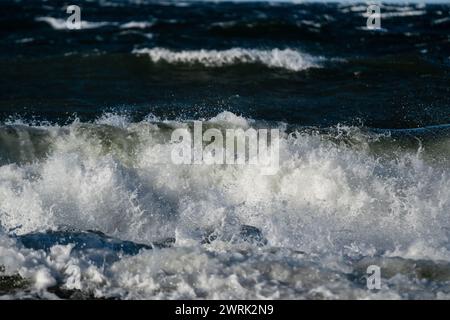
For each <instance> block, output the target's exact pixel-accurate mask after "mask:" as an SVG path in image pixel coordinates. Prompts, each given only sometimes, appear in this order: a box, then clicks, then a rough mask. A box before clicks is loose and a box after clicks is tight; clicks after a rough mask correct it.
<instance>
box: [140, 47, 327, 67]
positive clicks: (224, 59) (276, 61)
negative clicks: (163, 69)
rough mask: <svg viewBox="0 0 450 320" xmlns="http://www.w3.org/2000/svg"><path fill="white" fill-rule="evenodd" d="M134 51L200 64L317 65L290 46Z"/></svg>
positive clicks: (157, 58)
mask: <svg viewBox="0 0 450 320" xmlns="http://www.w3.org/2000/svg"><path fill="white" fill-rule="evenodd" d="M133 53H134V54H138V55H148V56H149V57H150V59H151V60H152V61H153V62H161V61H163V62H166V63H188V64H202V65H204V66H206V67H222V66H228V65H233V64H239V63H247V64H254V63H260V64H263V65H266V66H268V67H271V68H282V69H287V70H291V71H300V70H305V69H309V68H313V67H319V65H318V63H317V60H319V59H318V58H315V57H313V56H310V55H308V54H305V53H302V52H299V51H297V50H292V49H283V50H281V49H272V50H259V49H243V48H233V49H228V50H204V49H202V50H183V51H172V50H169V49H165V48H151V49H148V48H144V49H135V50H133Z"/></svg>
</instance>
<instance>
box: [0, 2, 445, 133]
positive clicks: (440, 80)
mask: <svg viewBox="0 0 450 320" xmlns="http://www.w3.org/2000/svg"><path fill="white" fill-rule="evenodd" d="M77 4H78V5H80V7H81V9H82V20H85V21H88V22H101V23H103V25H102V24H100V25H92V26H91V27H88V28H85V29H82V30H67V29H65V28H64V25H63V27H62V28H55V27H54V26H52V25H51V24H50V23H49V22H48V20H47V21H45V19H48V18H55V19H61V20H59V24H60V25H61V23H64V21H65V19H67V17H68V16H69V15H68V14H66V13H65V10H64V9H65V5H66V3H65V2H64V1H46V2H40V1H22V2H21V1H2V2H1V3H0V12H1V16H0V58H1V61H0V70H1V73H2V77H1V80H0V88H1V91H0V116H1V118H2V119H6V118H8V117H10V116H11V115H16V114H18V115H20V116H21V117H35V118H39V119H45V120H49V121H59V122H64V121H66V120H67V119H68V118H69V117H70V116H71V115H73V114H75V113H76V114H77V115H78V116H79V117H80V118H81V119H82V120H92V119H94V118H96V117H98V116H99V115H101V114H102V113H103V112H104V111H105V110H116V111H117V110H119V111H126V112H128V113H130V114H131V115H132V116H133V117H135V118H136V120H139V119H141V118H142V117H143V116H145V115H148V114H149V113H153V114H155V115H157V116H161V117H163V118H177V117H181V118H200V117H210V116H214V115H216V114H217V113H218V112H220V111H223V110H229V111H232V112H234V113H236V114H241V115H243V116H245V117H251V118H254V119H265V120H277V121H278V120H281V121H285V122H288V123H293V124H300V125H319V126H330V125H335V124H337V123H347V124H361V123H364V124H365V125H366V126H369V127H376V128H414V127H423V126H430V125H439V124H446V123H448V122H449V121H448V116H449V114H450V94H449V90H450V87H449V85H448V84H449V83H450V81H449V80H450V76H449V70H450V58H449V56H450V39H449V30H450V21H449V20H448V19H447V18H448V12H449V10H450V7H449V6H448V5H427V6H421V5H409V6H408V5H404V4H403V5H385V6H384V7H383V8H382V14H385V15H386V16H385V17H383V18H382V28H383V29H382V30H381V31H368V30H365V29H364V27H365V25H366V17H364V16H363V13H365V7H362V8H361V7H358V6H357V5H344V4H267V3H241V4H236V3H234V4H231V3H195V2H194V3H189V4H184V5H183V4H180V3H179V4H178V5H176V3H175V4H174V5H170V4H167V3H164V4H158V3H154V2H152V1H143V2H142V3H139V4H136V3H133V2H128V1H100V2H91V1H78V2H77ZM405 13H406V14H405ZM408 13H409V14H408ZM57 22H58V21H57ZM129 22H139V23H141V25H140V26H139V27H137V26H136V25H135V26H133V25H131V24H128V26H127V23H129ZM155 47H158V48H165V49H168V50H171V51H173V52H183V51H186V50H194V51H196V50H201V49H205V50H214V49H215V50H227V49H230V48H247V49H258V50H266V51H270V50H273V49H280V50H283V49H287V48H289V49H292V50H298V51H299V52H301V53H302V54H308V55H310V56H312V57H313V58H318V57H321V58H320V60H319V61H318V63H317V64H318V67H317V68H305V69H302V70H294V71H292V70H288V69H285V68H277V67H270V66H267V65H266V64H264V63H259V62H255V63H243V62H242V61H236V62H235V63H232V64H228V65H225V66H221V67H217V66H216V67H211V66H205V65H204V64H202V63H192V62H189V61H184V62H178V63H165V62H164V61H159V62H155V61H152V60H151V59H150V58H149V57H147V56H144V55H137V54H135V53H132V51H133V50H139V49H143V48H147V49H149V48H150V49H151V48H155Z"/></svg>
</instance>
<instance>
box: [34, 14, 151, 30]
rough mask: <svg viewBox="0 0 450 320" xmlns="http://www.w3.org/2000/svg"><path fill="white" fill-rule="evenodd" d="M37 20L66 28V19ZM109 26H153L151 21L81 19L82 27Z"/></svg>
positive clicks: (133, 27) (46, 18) (53, 26)
mask: <svg viewBox="0 0 450 320" xmlns="http://www.w3.org/2000/svg"><path fill="white" fill-rule="evenodd" d="M36 21H40V22H46V23H47V24H48V25H50V26H51V27H52V28H53V29H55V30H66V29H67V26H66V20H65V19H59V18H53V17H38V18H36ZM107 26H114V27H119V28H120V29H147V28H150V27H152V26H153V23H152V22H149V21H130V22H126V23H119V22H114V21H95V22H93V21H84V20H83V21H81V29H96V28H102V27H107Z"/></svg>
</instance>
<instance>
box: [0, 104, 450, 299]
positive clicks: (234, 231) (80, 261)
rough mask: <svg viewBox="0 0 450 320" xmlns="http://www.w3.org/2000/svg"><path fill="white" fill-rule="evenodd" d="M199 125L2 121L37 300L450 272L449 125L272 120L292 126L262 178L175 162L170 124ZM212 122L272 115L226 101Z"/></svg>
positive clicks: (8, 195)
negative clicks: (376, 271) (406, 127)
mask: <svg viewBox="0 0 450 320" xmlns="http://www.w3.org/2000/svg"><path fill="white" fill-rule="evenodd" d="M189 123H190V122H189V121H162V120H160V119H156V118H154V117H148V119H147V120H144V121H141V122H134V123H133V122H130V121H129V120H128V119H127V117H125V116H119V115H104V116H103V117H102V118H100V119H98V120H97V121H95V122H92V123H81V122H79V121H75V122H73V123H72V124H69V125H65V126H59V125H50V124H46V125H45V124H40V125H39V124H35V125H28V124H26V123H20V122H14V123H8V124H5V125H3V126H2V127H1V128H0V148H1V154H2V159H1V162H2V166H1V167H0V224H1V226H2V228H3V229H4V230H3V231H2V233H3V235H1V236H0V265H2V266H3V269H4V272H6V273H7V274H10V275H11V277H12V276H13V275H14V273H18V275H19V276H20V278H21V279H22V278H23V279H26V281H27V282H26V283H28V284H27V285H28V286H31V287H32V288H34V289H33V290H34V291H33V290H32V291H31V292H37V294H40V295H41V297H54V296H53V295H54V294H57V296H61V294H62V293H61V290H81V291H82V292H83V293H84V294H89V295H92V296H94V297H105V296H107V297H121V298H225V297H233V298H294V297H298V296H304V297H310V298H311V297H315V298H317V297H322V298H326V297H328V298H330V297H334V298H354V297H355V296H357V297H358V298H361V297H368V298H370V297H384V298H387V297H389V298H401V297H405V295H409V294H414V292H418V287H417V286H419V287H420V286H425V285H426V284H425V283H422V284H420V283H419V284H418V283H417V282H415V280H414V279H413V280H408V279H406V280H404V281H406V283H407V284H408V285H409V286H410V290H409V289H408V290H405V289H404V288H403V287H402V289H401V290H400V289H399V291H396V289H395V288H397V287H396V286H397V285H398V286H401V285H402V284H401V283H398V282H395V281H394V282H392V283H389V282H386V283H387V284H386V287H385V288H384V289H383V290H381V291H380V292H379V293H377V294H373V295H371V293H370V292H369V291H367V290H365V289H364V287H363V284H361V283H360V282H358V281H360V280H357V279H358V277H357V275H358V274H359V273H358V272H361V270H364V266H365V265H367V264H370V263H373V261H374V259H375V260H376V261H377V263H379V264H383V265H386V268H387V269H386V270H390V271H389V272H392V273H393V274H394V275H395V272H397V271H398V270H413V271H414V270H416V269H417V270H419V271H420V270H422V269H425V270H428V269H430V268H431V269H432V270H434V271H433V272H434V273H433V272H431V273H426V272H423V273H420V272H421V271H420V272H419V271H417V272H418V273H417V274H433V275H436V277H441V278H442V277H444V278H445V277H447V278H448V275H447V274H448V271H446V270H448V266H447V265H446V264H445V263H446V262H443V261H450V251H449V250H450V247H449V243H448V236H449V230H450V223H449V220H448V212H449V211H450V171H449V167H448V161H439V159H442V152H444V154H447V156H448V146H449V143H450V140H449V136H448V130H446V128H443V129H440V130H437V131H436V133H434V130H433V129H429V130H426V131H425V132H422V131H420V130H419V131H417V132H415V131H411V130H410V131H405V132H402V131H396V132H390V131H383V132H375V131H373V130H368V129H363V128H356V127H333V128H328V129H317V128H295V127H290V126H289V125H288V124H285V123H272V124H270V125H271V126H272V127H276V128H279V129H280V130H281V132H282V135H281V136H282V139H281V142H280V168H279V170H278V171H277V173H276V174H275V175H273V176H265V175H261V174H260V168H258V167H257V166H251V165H244V166H235V165H221V166H214V165H210V166H208V165H206V166H197V165H174V164H171V163H170V161H167V159H168V157H169V154H170V150H171V143H170V134H171V132H172V130H173V129H175V128H179V127H188V126H189ZM205 124H206V126H211V127H218V128H243V129H246V128H249V127H254V128H258V127H262V126H267V125H268V123H261V122H259V121H255V120H251V119H247V118H243V117H240V116H237V115H235V114H232V113H229V112H223V113H221V114H219V115H217V116H216V117H214V118H211V119H209V120H207V121H206V122H205ZM430 132H431V133H433V134H432V137H428V138H427V135H428V134H430ZM443 148H444V149H443ZM445 148H447V149H445ZM445 150H447V151H445ZM8 230H9V231H8ZM49 230H52V231H51V232H50V231H49ZM88 230H95V231H96V232H95V233H92V232H91V231H88ZM52 232H53V233H52ZM58 232H62V235H61V236H59V233H58ZM6 234H9V236H7V235H6ZM211 235H213V236H211ZM109 237H113V238H114V239H117V240H111V238H109ZM205 237H206V238H205ZM36 239H37V240H36ZM61 239H63V240H61ZM67 239H72V240H71V241H68V240H67ZM119 239H120V240H119ZM168 239H173V240H170V241H169V242H167V241H168ZM205 239H206V240H205ZM239 239H241V240H239ZM249 239H250V240H251V241H250V240H249ZM213 240H214V241H213ZM121 241H122V242H121ZM127 241H128V242H127ZM130 241H131V242H130ZM29 243H31V244H32V245H31V247H30V245H29ZM155 243H173V244H171V245H170V247H171V248H166V249H164V248H165V247H166V246H165V245H164V246H162V247H161V249H157V248H155V247H154V244H155ZM36 245H39V246H38V247H36ZM152 248H154V249H153V250H152ZM237 248H239V252H241V253H238V251H236V249H237ZM243 252H248V253H250V252H251V254H245V253H243ZM237 255H239V256H237ZM236 259H238V261H239V263H237V262H236V261H235V260H236ZM361 259H362V260H361ZM377 259H378V260H377ZM380 259H381V260H380ZM411 259H412V260H411ZM421 259H428V260H427V261H428V262H427V263H422V262H421V261H423V260H421ZM105 260H106V261H109V262H108V263H107V265H106V266H105V265H104V261H105ZM324 263H326V265H327V266H328V267H327V268H323V267H322V265H323V264H324ZM430 264H431V265H430ZM293 266H295V267H293ZM427 268H428V269H427ZM358 270H359V271H358ZM383 270H385V269H383ZM396 270H397V271H396ZM362 272H364V271H362ZM414 272H415V271H414ZM168 274H172V275H173V276H171V277H170V276H169V278H171V279H172V280H173V281H174V283H175V284H174V285H172V286H170V285H167V280H168V278H167V277H168V276H167V275H168ZM258 274H259V276H257V275H258ZM314 274H315V275H317V277H312V276H311V275H314ZM349 275H353V276H354V277H356V278H355V279H356V280H351V277H350V278H349ZM311 277H312V278H311ZM441 278H439V279H441ZM332 279H335V280H338V282H336V281H333V280H332ZM445 279H446V278H445ZM434 280H436V279H434V278H433V279H431V281H434ZM24 281H25V280H24ZM299 281H300V282H301V283H302V286H301V287H299V286H296V283H298V282H299ZM355 281H356V282H355ZM332 283H334V284H335V285H330V284H332ZM337 283H338V284H337ZM137 284H139V285H137ZM388 284H389V285H388ZM55 287H56V288H57V289H55ZM55 290H56V291H55ZM21 292H22V294H31V293H29V292H30V291H21ZM25 292H28V293H25ZM39 292H40V293H39ZM55 292H56V293H55ZM71 292H72V291H71ZM411 292H413V293H411ZM72 293H73V292H72ZM435 293H436V295H440V296H445V295H446V294H448V293H446V291H445V289H442V290H441V289H439V290H438V291H435ZM33 294H36V293H33Z"/></svg>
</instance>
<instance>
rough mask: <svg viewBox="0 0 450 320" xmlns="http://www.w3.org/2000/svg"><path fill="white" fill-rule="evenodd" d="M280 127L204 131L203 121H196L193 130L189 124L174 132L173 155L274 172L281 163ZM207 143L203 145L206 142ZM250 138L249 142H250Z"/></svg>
mask: <svg viewBox="0 0 450 320" xmlns="http://www.w3.org/2000/svg"><path fill="white" fill-rule="evenodd" d="M279 140H280V132H279V129H270V135H269V130H268V129H258V130H256V129H254V128H248V129H247V130H245V131H244V129H242V128H238V129H225V139H224V135H223V133H222V130H220V129H217V128H209V129H207V130H206V131H205V132H203V124H202V121H194V130H193V134H192V133H191V131H190V130H189V129H188V128H178V129H176V130H174V131H173V132H172V135H171V143H172V144H173V148H172V152H171V159H172V163H174V164H194V165H202V164H204V165H214V164H216V165H220V164H227V165H228V164H230V165H246V164H248V165H257V166H259V167H260V168H261V173H262V174H263V175H273V174H275V173H276V172H277V171H278V167H279V149H280V141H279ZM204 142H205V143H208V144H206V145H205V146H204V144H203V143H204ZM247 142H248V143H247Z"/></svg>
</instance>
